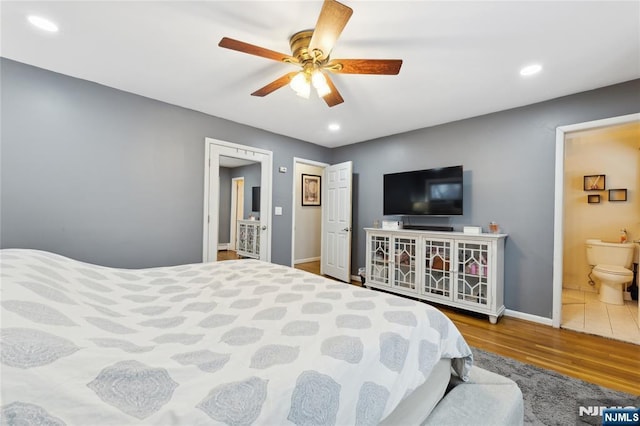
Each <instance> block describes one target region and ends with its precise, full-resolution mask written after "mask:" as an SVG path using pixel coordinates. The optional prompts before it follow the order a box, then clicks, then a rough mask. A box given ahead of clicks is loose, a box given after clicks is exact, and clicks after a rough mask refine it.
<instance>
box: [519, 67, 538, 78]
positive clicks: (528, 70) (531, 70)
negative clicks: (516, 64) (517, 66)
mask: <svg viewBox="0 0 640 426" xmlns="http://www.w3.org/2000/svg"><path fill="white" fill-rule="evenodd" d="M540 71H542V65H540V64H531V65H527V66H526V67H524V68H522V69H521V70H520V75H521V76H523V77H527V76H530V75H534V74H538V73H539V72H540Z"/></svg>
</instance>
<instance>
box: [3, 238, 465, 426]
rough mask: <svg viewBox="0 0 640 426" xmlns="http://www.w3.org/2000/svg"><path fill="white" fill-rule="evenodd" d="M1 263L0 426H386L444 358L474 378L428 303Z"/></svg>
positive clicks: (263, 281) (213, 276) (39, 256)
mask: <svg viewBox="0 0 640 426" xmlns="http://www.w3.org/2000/svg"><path fill="white" fill-rule="evenodd" d="M0 261H1V265H0V266H1V267H2V286H0V296H1V297H0V306H2V329H0V362H1V363H2V371H3V380H2V383H1V387H2V388H1V391H2V392H1V395H2V402H1V404H2V408H1V411H2V424H25V425H40V424H52V425H63V424H86V423H87V421H88V419H91V423H92V424H95V425H99V424H120V425H125V424H145V425H147V424H189V425H201V424H203V425H204V424H212V422H214V424H230V425H250V424H291V423H293V424H322V425H333V424H357V425H373V424H377V423H378V422H379V421H380V420H382V419H383V418H384V417H386V416H387V415H388V414H389V413H390V412H391V411H393V409H394V408H395V407H396V406H397V405H398V404H399V403H400V402H401V401H402V399H404V398H405V397H406V396H407V395H408V394H410V392H411V391H412V390H413V389H415V388H416V387H418V386H419V385H420V384H422V383H423V382H424V381H425V378H426V377H427V376H428V375H429V374H430V372H431V369H432V368H433V366H434V365H435V364H436V363H437V361H438V360H439V359H440V358H441V357H444V358H452V359H453V363H452V365H453V367H454V370H455V371H456V372H457V373H458V374H459V375H461V376H466V375H467V374H468V371H469V369H470V366H471V350H470V349H469V347H468V345H467V344H466V343H465V342H464V339H463V338H462V336H461V335H460V334H459V332H458V331H457V329H456V328H455V327H454V326H453V324H452V323H451V322H450V320H449V319H448V318H446V316H444V315H443V314H442V313H440V312H439V311H437V310H436V309H434V308H432V307H430V306H428V305H426V304H424V303H420V302H415V301H412V300H408V299H402V298H399V297H397V296H393V295H389V294H386V293H381V292H376V291H371V290H366V289H361V288H358V287H354V286H351V285H348V284H341V283H336V282H335V281H331V280H328V279H325V278H322V277H318V276H315V275H312V274H309V273H306V272H303V271H299V270H295V269H292V268H288V267H283V266H279V265H274V264H270V263H265V262H260V261H257V260H238V261H226V262H219V263H209V264H191V265H180V266H174V267H162V268H150V269H140V270H125V269H115V268H105V267H99V266H95V265H90V264H86V263H82V262H77V261H74V260H72V259H68V258H65V257H62V256H59V255H55V254H52V253H48V252H42V251H35V250H19V249H5V250H2V251H0ZM391 389H393V390H394V392H391Z"/></svg>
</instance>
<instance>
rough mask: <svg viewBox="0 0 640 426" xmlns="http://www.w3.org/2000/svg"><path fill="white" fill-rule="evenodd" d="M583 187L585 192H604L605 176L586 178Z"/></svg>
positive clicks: (589, 176)
mask: <svg viewBox="0 0 640 426" xmlns="http://www.w3.org/2000/svg"><path fill="white" fill-rule="evenodd" d="M583 186H584V190H585V191H604V188H605V176H604V175H588V176H585V177H584V182H583Z"/></svg>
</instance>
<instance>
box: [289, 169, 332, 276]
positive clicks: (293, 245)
mask: <svg viewBox="0 0 640 426" xmlns="http://www.w3.org/2000/svg"><path fill="white" fill-rule="evenodd" d="M298 164H306V165H309V166H317V167H322V168H323V169H324V168H325V167H327V166H329V164H327V163H321V162H319V161H314V160H307V159H305V158H298V157H293V171H292V173H293V177H294V178H293V179H292V180H293V182H292V189H291V191H292V196H291V265H290V266H295V261H296V259H295V257H296V203H298V202H300V199H299V198H298V195H300V194H299V193H298V191H296V180H295V176H296V166H297V165H298ZM322 175H323V176H322V178H323V179H324V170H323V172H322ZM321 220H322V219H321ZM321 232H322V231H321Z"/></svg>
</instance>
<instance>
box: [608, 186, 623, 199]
mask: <svg viewBox="0 0 640 426" xmlns="http://www.w3.org/2000/svg"><path fill="white" fill-rule="evenodd" d="M609 201H627V190H626V188H625V189H610V190H609Z"/></svg>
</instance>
